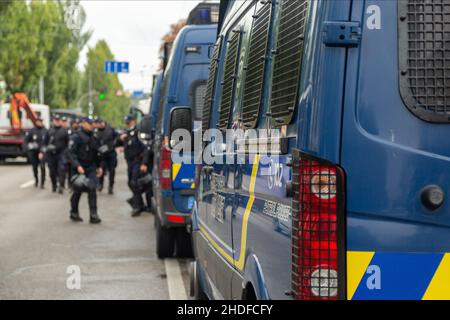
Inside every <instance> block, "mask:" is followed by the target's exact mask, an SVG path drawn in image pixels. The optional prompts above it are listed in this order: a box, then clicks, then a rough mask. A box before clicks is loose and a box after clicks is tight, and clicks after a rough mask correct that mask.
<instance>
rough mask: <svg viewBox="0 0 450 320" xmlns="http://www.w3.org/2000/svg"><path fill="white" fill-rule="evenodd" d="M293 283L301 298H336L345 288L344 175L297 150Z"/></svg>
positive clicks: (295, 291)
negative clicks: (343, 269)
mask: <svg viewBox="0 0 450 320" xmlns="http://www.w3.org/2000/svg"><path fill="white" fill-rule="evenodd" d="M296 154H297V157H296V156H294V158H297V159H296V160H295V161H296V163H295V165H294V185H295V188H296V190H295V199H294V210H293V223H292V224H293V225H292V232H293V236H292V239H293V259H292V271H293V274H292V284H293V285H292V287H293V291H294V294H295V296H296V298H297V299H300V300H335V299H338V298H340V297H341V295H342V294H341V293H342V292H344V291H343V288H341V287H342V286H343V285H344V283H341V282H343V281H342V279H343V277H344V274H340V273H341V272H340V270H341V269H342V267H343V266H342V264H343V262H342V259H343V255H345V252H344V251H343V250H341V248H343V245H344V242H343V241H345V240H344V239H343V238H342V235H343V233H344V231H343V230H342V223H343V218H342V216H341V214H342V213H343V205H344V194H343V193H344V189H343V180H344V175H343V172H342V170H341V169H340V168H338V167H337V166H334V165H332V164H330V163H327V162H324V161H322V160H320V159H315V158H312V157H310V156H307V155H302V154H300V153H299V152H297V153H296Z"/></svg>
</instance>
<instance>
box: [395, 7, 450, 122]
mask: <svg viewBox="0 0 450 320" xmlns="http://www.w3.org/2000/svg"><path fill="white" fill-rule="evenodd" d="M398 14H399V22H398V23H399V57H400V58H399V61H400V76H399V77H400V92H401V96H402V98H403V101H404V102H405V104H406V106H407V108H408V109H409V110H410V111H411V112H412V113H413V114H415V115H416V116H417V117H419V118H420V119H422V120H425V121H429V122H437V123H449V122H450V1H449V0H427V1H423V0H406V1H399V2H398Z"/></svg>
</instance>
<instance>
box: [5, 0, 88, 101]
mask: <svg viewBox="0 0 450 320" xmlns="http://www.w3.org/2000/svg"><path fill="white" fill-rule="evenodd" d="M64 3H65V2H61V1H59V2H55V1H38V0H34V1H31V2H30V1H26V0H15V1H7V2H4V1H2V2H1V3H0V47H1V48H2V49H1V50H0V75H1V76H2V77H3V78H4V80H5V82H6V88H7V91H8V92H9V93H12V92H19V91H21V92H25V93H27V94H28V95H29V96H30V97H31V98H35V97H36V96H37V94H36V93H37V88H38V83H39V78H40V77H44V79H45V84H46V87H45V102H46V103H47V104H49V105H50V106H51V107H56V108H67V107H69V106H70V105H73V104H74V101H75V99H76V97H77V93H78V87H79V85H78V83H79V78H80V73H79V71H78V70H77V68H76V65H77V62H78V58H79V53H80V51H81V49H82V47H83V46H84V45H85V44H86V42H87V40H88V39H89V37H90V35H91V32H86V33H82V32H79V34H75V35H74V34H73V32H72V30H70V29H69V28H68V26H67V25H66V21H65V19H64V18H65V11H64V10H65V4H64ZM81 22H82V24H83V23H84V20H83V21H81ZM81 27H82V25H81Z"/></svg>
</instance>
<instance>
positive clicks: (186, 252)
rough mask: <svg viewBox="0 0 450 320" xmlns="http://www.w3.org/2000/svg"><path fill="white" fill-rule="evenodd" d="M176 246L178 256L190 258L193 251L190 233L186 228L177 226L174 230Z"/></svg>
mask: <svg viewBox="0 0 450 320" xmlns="http://www.w3.org/2000/svg"><path fill="white" fill-rule="evenodd" d="M175 241H176V246H177V257H178V258H192V257H193V256H194V253H193V251H192V241H191V235H190V233H188V232H187V230H186V228H178V229H177V230H176V239H175Z"/></svg>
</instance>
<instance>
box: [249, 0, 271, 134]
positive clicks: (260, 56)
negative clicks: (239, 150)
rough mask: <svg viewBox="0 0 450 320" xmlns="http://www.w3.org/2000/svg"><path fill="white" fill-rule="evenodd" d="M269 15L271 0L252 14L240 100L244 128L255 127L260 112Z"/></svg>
mask: <svg viewBox="0 0 450 320" xmlns="http://www.w3.org/2000/svg"><path fill="white" fill-rule="evenodd" d="M271 16H272V2H271V1H267V2H266V3H265V4H264V5H263V6H262V7H260V9H259V10H258V12H257V13H256V15H255V16H254V19H255V21H254V25H253V28H252V32H251V36H250V50H249V58H248V63H247V72H246V76H245V83H244V96H243V101H242V104H243V105H242V121H243V124H244V126H245V128H255V127H256V124H257V121H258V117H259V113H260V108H261V102H262V96H263V89H264V75H265V70H266V59H267V47H268V39H269V29H270V21H271Z"/></svg>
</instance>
